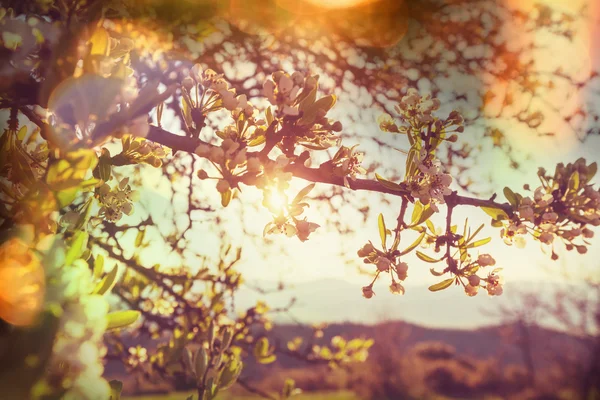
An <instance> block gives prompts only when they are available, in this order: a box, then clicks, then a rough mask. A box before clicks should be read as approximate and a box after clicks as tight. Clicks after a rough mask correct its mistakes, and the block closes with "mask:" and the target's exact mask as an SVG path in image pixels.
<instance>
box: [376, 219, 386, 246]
mask: <svg viewBox="0 0 600 400" xmlns="http://www.w3.org/2000/svg"><path fill="white" fill-rule="evenodd" d="M377 222H378V225H379V237H380V238H381V246H382V247H383V248H384V249H385V248H386V247H385V244H386V242H387V229H386V228H385V221H384V220H383V214H379V218H378V221H377Z"/></svg>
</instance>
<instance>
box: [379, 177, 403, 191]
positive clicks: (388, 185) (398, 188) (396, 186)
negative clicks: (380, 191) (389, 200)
mask: <svg viewBox="0 0 600 400" xmlns="http://www.w3.org/2000/svg"><path fill="white" fill-rule="evenodd" d="M375 178H377V180H378V181H379V183H381V184H382V185H383V187H386V188H388V189H390V190H394V191H397V192H404V191H405V190H404V189H403V188H402V186H400V185H399V184H397V183H394V182H392V181H388V180H387V179H385V178H383V177H382V176H381V175H379V174H378V173H375Z"/></svg>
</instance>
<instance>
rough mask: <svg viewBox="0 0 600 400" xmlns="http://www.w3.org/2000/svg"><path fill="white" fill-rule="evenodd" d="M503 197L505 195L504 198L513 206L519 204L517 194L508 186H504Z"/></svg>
mask: <svg viewBox="0 0 600 400" xmlns="http://www.w3.org/2000/svg"><path fill="white" fill-rule="evenodd" d="M504 197H506V200H508V202H509V203H510V204H511V205H512V206H513V207H516V206H517V205H518V204H519V200H518V198H517V195H516V194H515V192H513V191H512V190H511V189H510V188H509V187H505V188H504Z"/></svg>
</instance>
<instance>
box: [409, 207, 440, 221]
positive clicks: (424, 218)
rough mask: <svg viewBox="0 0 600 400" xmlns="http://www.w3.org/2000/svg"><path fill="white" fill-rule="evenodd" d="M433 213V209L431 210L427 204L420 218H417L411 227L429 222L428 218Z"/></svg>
mask: <svg viewBox="0 0 600 400" xmlns="http://www.w3.org/2000/svg"><path fill="white" fill-rule="evenodd" d="M434 212H435V211H433V208H431V207H430V206H429V204H428V205H426V206H425V208H424V209H423V212H422V213H421V216H419V219H418V220H417V221H416V222H415V223H413V225H421V224H422V223H423V222H425V221H429V217H431V216H432V215H433V213H434Z"/></svg>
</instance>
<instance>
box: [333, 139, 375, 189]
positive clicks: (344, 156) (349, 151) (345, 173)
mask: <svg viewBox="0 0 600 400" xmlns="http://www.w3.org/2000/svg"><path fill="white" fill-rule="evenodd" d="M357 146H358V145H354V146H352V147H346V146H341V147H340V148H339V150H338V151H337V153H335V155H334V156H333V159H332V160H331V163H332V164H333V174H334V175H335V176H339V177H342V178H343V179H344V186H346V187H350V183H349V180H352V181H355V180H356V175H358V174H360V175H365V174H366V173H367V170H366V169H364V168H363V167H362V166H361V163H362V160H363V157H364V153H361V152H358V151H356V147H357Z"/></svg>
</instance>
